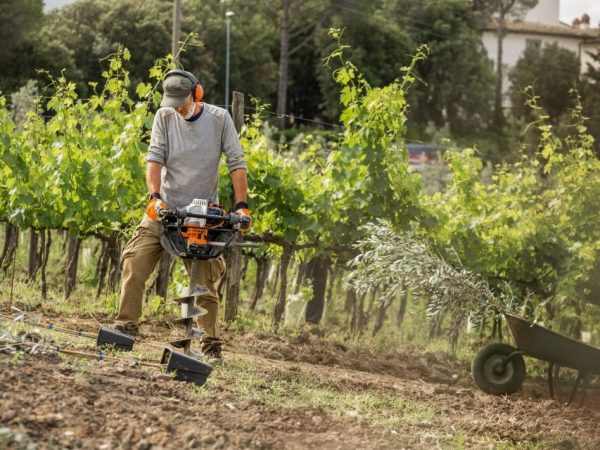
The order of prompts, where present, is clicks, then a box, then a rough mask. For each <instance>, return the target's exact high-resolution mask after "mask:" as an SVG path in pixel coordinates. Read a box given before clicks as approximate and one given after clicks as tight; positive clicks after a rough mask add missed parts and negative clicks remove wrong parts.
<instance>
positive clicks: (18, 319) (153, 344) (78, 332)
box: [0, 311, 165, 350]
mask: <svg viewBox="0 0 600 450" xmlns="http://www.w3.org/2000/svg"><path fill="white" fill-rule="evenodd" d="M19 312H20V315H19V316H17V317H13V316H9V315H8V314H2V313H0V319H7V320H11V321H14V322H23V323H28V324H30V325H36V326H38V327H40V328H41V329H44V330H50V331H58V332H59V333H65V334H69V335H71V336H79V337H84V338H88V339H97V338H98V335H96V334H93V333H87V332H85V331H81V330H70V329H68V328H63V327H57V326H55V325H54V324H53V323H42V322H36V321H35V320H31V319H27V316H26V314H25V313H24V312H22V311H19ZM100 326H102V324H100ZM136 342H137V340H136ZM143 343H144V344H145V345H147V346H149V347H154V348H160V349H161V350H162V349H164V348H165V344H159V343H157V342H143Z"/></svg>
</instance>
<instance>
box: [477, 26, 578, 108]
mask: <svg viewBox="0 0 600 450" xmlns="http://www.w3.org/2000/svg"><path fill="white" fill-rule="evenodd" d="M481 39H482V41H483V46H484V47H485V49H486V51H487V54H488V57H489V58H490V59H491V60H492V61H493V63H494V70H496V56H497V51H498V37H497V34H496V32H495V31H484V32H483V34H482V37H481ZM528 39H531V40H540V41H541V46H542V48H543V47H544V46H546V45H549V44H554V43H556V44H558V45H559V46H560V47H562V48H566V49H567V50H570V51H572V52H574V53H575V54H576V55H579V42H581V39H580V38H576V37H564V36H560V37H559V36H543V35H538V34H525V33H509V34H508V35H507V36H506V37H505V38H504V43H503V53H502V64H503V66H504V71H503V77H502V78H503V80H502V86H503V91H504V93H506V92H507V91H508V90H509V89H510V85H509V80H508V72H509V71H510V69H511V68H512V67H514V66H515V64H516V62H517V61H518V60H519V59H520V58H521V56H522V54H523V51H524V50H525V47H526V46H527V40H528ZM582 69H583V67H582ZM504 105H505V106H507V107H508V106H510V102H509V100H508V99H507V98H506V97H505V99H504Z"/></svg>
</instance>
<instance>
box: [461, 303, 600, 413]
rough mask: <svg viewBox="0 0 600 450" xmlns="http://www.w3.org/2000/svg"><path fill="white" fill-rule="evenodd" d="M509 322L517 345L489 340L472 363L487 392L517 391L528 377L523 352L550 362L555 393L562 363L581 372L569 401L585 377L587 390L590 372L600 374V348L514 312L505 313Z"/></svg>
mask: <svg viewBox="0 0 600 450" xmlns="http://www.w3.org/2000/svg"><path fill="white" fill-rule="evenodd" d="M504 316H505V317H506V322H507V324H508V328H509V330H510V333H511V335H512V337H513V338H514V340H515V343H516V345H517V347H516V348H515V347H512V346H509V345H507V344H490V345H488V346H486V347H484V348H482V349H481V350H480V351H479V352H478V353H477V355H476V356H475V358H474V359H473V363H472V366H471V372H472V375H473V379H474V380H475V383H476V384H477V385H478V386H479V387H480V388H481V389H482V390H483V391H485V392H488V393H493V394H510V393H512V392H514V391H516V390H517V389H518V388H519V387H520V386H521V384H522V382H523V379H524V377H525V363H524V360H523V355H525V356H530V357H532V358H537V359H540V360H542V361H546V362H548V363H549V366H548V386H549V389H550V396H551V397H554V386H555V382H554V381H555V380H554V378H557V377H558V372H559V370H560V368H561V367H568V368H571V369H574V370H576V371H577V372H578V374H577V380H576V381H575V386H574V387H573V391H572V393H571V396H570V399H569V403H571V402H572V401H573V398H574V397H575V394H576V392H577V388H578V386H579V383H580V382H581V381H582V380H584V392H583V398H582V400H581V402H582V403H583V400H584V398H585V390H586V388H587V384H588V381H589V375H591V374H600V348H596V347H593V346H591V345H588V344H585V343H584V342H581V341H578V340H576V339H572V338H570V337H567V336H564V335H562V334H560V333H557V332H555V331H552V330H548V329H547V328H544V327H542V326H540V325H537V324H532V323H530V322H529V321H528V320H526V319H524V318H522V317H519V316H517V315H515V314H511V313H505V314H504Z"/></svg>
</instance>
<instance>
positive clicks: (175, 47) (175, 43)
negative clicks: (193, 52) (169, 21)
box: [171, 0, 181, 66]
mask: <svg viewBox="0 0 600 450" xmlns="http://www.w3.org/2000/svg"><path fill="white" fill-rule="evenodd" d="M180 35H181V0H173V37H172V41H171V54H172V55H173V58H174V60H173V61H174V62H175V65H176V66H179V56H177V53H178V52H179V38H180Z"/></svg>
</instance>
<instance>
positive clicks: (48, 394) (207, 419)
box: [0, 311, 600, 450]
mask: <svg viewBox="0 0 600 450" xmlns="http://www.w3.org/2000/svg"><path fill="white" fill-rule="evenodd" d="M4 312H6V311H4ZM51 315H52V314H51V313H50V314H48V312H47V311H46V314H45V317H46V318H48V317H50V316H51ZM53 320H54V323H55V324H57V322H59V319H58V318H54V319H53ZM100 320H101V319H100ZM60 324H61V325H62V326H64V327H70V328H82V329H84V330H88V331H94V330H96V329H97V324H96V323H95V322H94V321H93V320H91V319H81V318H75V317H70V318H61V319H60ZM11 327H14V325H13V324H12V323H10V322H6V321H3V322H2V321H0V329H1V330H4V331H6V330H7V329H11ZM13 331H14V329H13ZM143 331H144V334H145V336H144V338H143V339H142V340H140V342H137V343H136V351H135V353H134V354H135V355H136V356H138V357H143V358H145V359H148V360H154V361H157V360H158V359H159V357H160V353H161V351H160V348H159V347H158V346H155V345H154V344H157V343H158V342H160V341H162V340H163V339H165V340H168V338H170V337H173V338H174V337H175V336H176V334H175V333H174V332H172V331H171V330H170V328H168V327H167V326H166V325H165V324H153V325H146V326H145V328H144V329H143ZM54 335H56V336H55V339H56V343H57V344H60V345H62V346H63V347H64V346H66V345H71V347H73V348H75V347H76V348H78V349H79V350H82V351H95V348H94V346H93V342H91V341H89V340H85V339H83V338H72V337H69V339H70V340H65V339H66V338H65V337H63V336H58V333H52V334H47V333H43V336H44V337H45V338H46V339H49V337H50V336H54ZM226 335H227V336H226V338H227V342H228V345H227V347H226V349H225V360H226V364H225V365H224V366H221V367H218V368H215V370H214V371H213V373H212V375H211V376H210V378H209V381H208V383H207V384H206V385H205V386H203V387H201V388H198V387H194V386H192V385H188V384H185V383H181V382H177V381H174V380H172V379H171V377H170V376H169V375H167V374H165V373H163V372H161V371H160V370H158V369H152V368H135V367H134V365H133V364H132V359H131V358H130V357H129V356H127V355H123V354H121V356H119V358H120V359H121V361H120V362H113V361H103V362H97V361H93V360H85V359H79V358H74V357H69V356H65V355H59V354H47V355H21V356H15V355H11V354H9V353H7V352H4V353H0V449H4V448H10V449H13V448H14V449H17V448H22V449H30V448H31V449H33V448H37V449H46V448H48V449H62V448H69V449H121V448H123V449H178V450H179V449H196V448H214V449H221V448H265V449H271V448H272V449H281V448H287V449H306V448H315V449H317V448H318V449H338V448H340V449H342V448H343V449H348V448H368V449H402V448H411V449H412V448H416V449H431V448H443V449H446V448H451V449H462V448H527V449H529V448H543V449H547V448H555V449H576V448H589V449H597V448H600V432H599V431H598V426H599V425H600V391H599V390H598V389H592V390H591V391H589V392H588V397H587V401H586V404H585V407H584V408H579V407H578V406H565V405H564V404H563V403H562V402H559V401H554V400H551V399H549V398H548V395H547V389H546V388H545V386H544V384H543V382H542V381H541V380H533V381H532V380H531V377H529V378H528V379H527V381H526V384H525V386H524V388H523V390H522V391H521V392H519V393H517V394H514V395H512V396H510V397H496V396H490V395H486V394H484V393H483V392H481V391H479V390H478V389H477V388H476V387H475V386H474V385H473V383H472V381H471V379H470V376H469V373H468V367H467V365H466V364H457V363H454V362H452V361H448V360H445V359H444V358H441V357H439V356H437V355H435V354H432V353H429V352H427V351H425V350H423V349H419V348H414V347H408V346H407V347H401V348H399V349H398V351H397V352H395V353H386V354H382V353H377V352H375V351H373V350H368V349H357V348H348V347H347V346H345V345H342V344H339V343H335V342H331V341H327V340H324V339H322V338H319V337H317V336H314V335H310V334H302V335H299V336H296V337H290V338H282V337H279V336H273V335H269V334H264V333H245V332H243V331H240V330H236V331H231V330H230V331H228V332H227V333H226ZM596 384H597V383H596ZM566 391H567V388H566V387H565V389H564V393H563V397H566Z"/></svg>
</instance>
